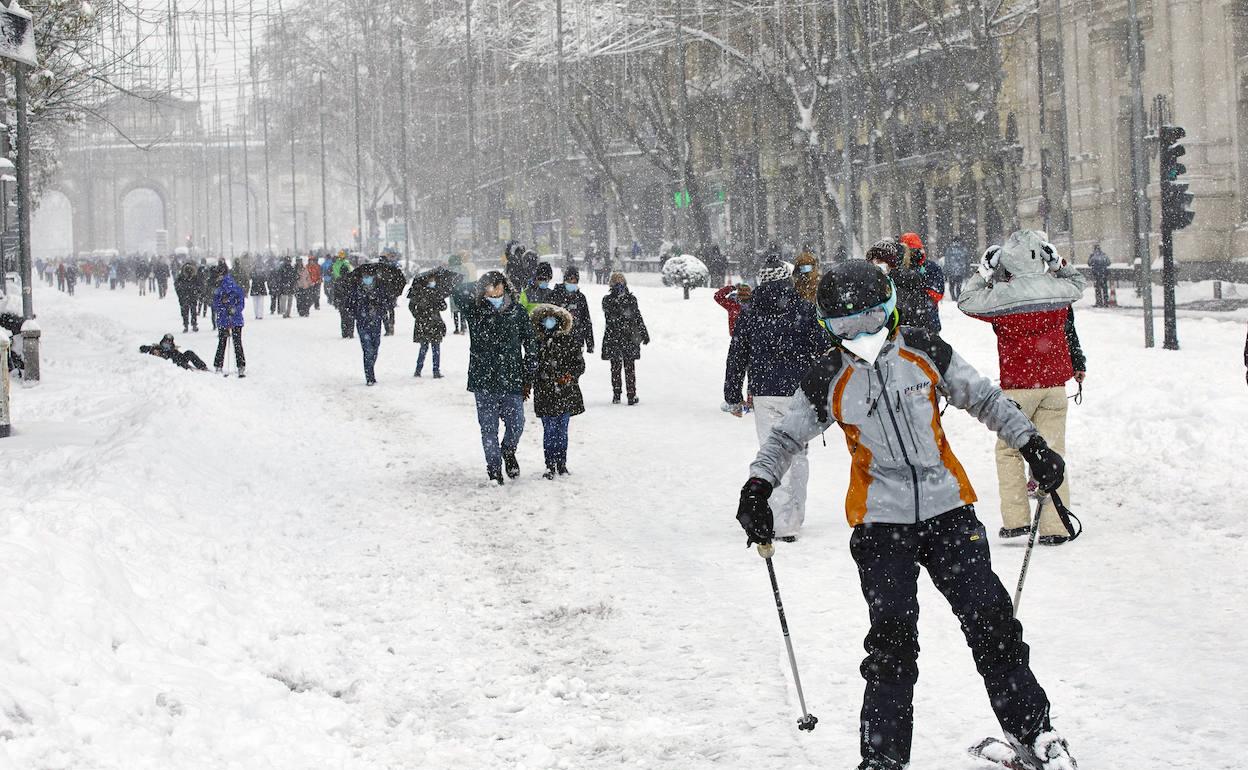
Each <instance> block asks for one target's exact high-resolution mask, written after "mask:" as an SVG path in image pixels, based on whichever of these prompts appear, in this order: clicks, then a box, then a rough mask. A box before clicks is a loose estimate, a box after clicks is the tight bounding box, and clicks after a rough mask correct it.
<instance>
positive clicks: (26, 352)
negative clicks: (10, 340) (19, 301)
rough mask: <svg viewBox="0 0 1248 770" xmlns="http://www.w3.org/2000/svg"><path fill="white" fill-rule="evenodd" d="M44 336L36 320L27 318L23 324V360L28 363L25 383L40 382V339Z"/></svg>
mask: <svg viewBox="0 0 1248 770" xmlns="http://www.w3.org/2000/svg"><path fill="white" fill-rule="evenodd" d="M42 334H43V332H42V330H40V328H39V324H38V322H36V321H35V319H33V318H27V319H26V322H25V323H23V324H22V359H23V360H25V362H26V368H25V370H24V372H23V374H22V380H24V381H25V382H38V381H39V337H40V336H41V335H42Z"/></svg>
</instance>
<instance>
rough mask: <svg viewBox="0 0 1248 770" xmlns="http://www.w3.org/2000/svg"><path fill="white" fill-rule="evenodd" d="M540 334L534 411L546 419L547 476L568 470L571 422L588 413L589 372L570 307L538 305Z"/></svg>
mask: <svg viewBox="0 0 1248 770" xmlns="http://www.w3.org/2000/svg"><path fill="white" fill-rule="evenodd" d="M529 316H530V318H531V319H532V320H533V326H534V329H535V330H536V336H537V345H538V348H537V351H538V352H537V373H536V375H535V376H534V378H533V413H534V414H535V415H537V416H538V417H540V418H541V420H542V450H543V453H544V455H545V459H546V472H545V473H543V474H542V477H543V478H546V479H553V478H554V477H555V476H556V475H558V476H566V475H567V474H568V425H569V421H570V420H571V419H572V418H573V417H575V416H576V415H578V414H584V413H585V399H584V397H583V396H582V395H581V386H580V384H579V382H578V381H579V380H580V378H581V375H583V374H584V373H585V358H584V357H583V356H582V355H581V344H582V343H581V341H580V340H578V339H576V337H575V336H574V332H575V331H576V322H575V321H574V320H573V319H572V313H571V312H569V311H568V309H567V308H564V307H559V306H557V305H549V304H546V305H538V306H537V307H535V308H533V310H532V312H531V313H530V314H529Z"/></svg>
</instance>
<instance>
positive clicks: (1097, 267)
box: [1088, 246, 1110, 277]
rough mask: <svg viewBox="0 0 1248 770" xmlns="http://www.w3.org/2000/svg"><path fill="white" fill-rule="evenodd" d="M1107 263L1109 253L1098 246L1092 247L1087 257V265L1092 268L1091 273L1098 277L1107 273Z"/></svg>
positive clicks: (1108, 263)
mask: <svg viewBox="0 0 1248 770" xmlns="http://www.w3.org/2000/svg"><path fill="white" fill-rule="evenodd" d="M1109 265H1110V261H1109V255H1108V254H1106V253H1105V252H1103V251H1101V247H1100V246H1097V247H1096V248H1094V249H1093V250H1092V254H1091V255H1090V256H1089V257H1088V267H1090V268H1092V274H1093V275H1095V276H1098V277H1099V276H1106V275H1109Z"/></svg>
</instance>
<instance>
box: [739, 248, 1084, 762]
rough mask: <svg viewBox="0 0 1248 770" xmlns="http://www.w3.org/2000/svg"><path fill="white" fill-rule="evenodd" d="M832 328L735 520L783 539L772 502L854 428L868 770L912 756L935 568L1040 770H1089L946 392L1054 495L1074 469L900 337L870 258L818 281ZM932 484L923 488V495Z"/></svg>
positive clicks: (1004, 711)
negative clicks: (954, 429) (824, 441)
mask: <svg viewBox="0 0 1248 770" xmlns="http://www.w3.org/2000/svg"><path fill="white" fill-rule="evenodd" d="M818 299H819V314H820V325H821V326H823V328H824V329H825V330H826V331H827V332H828V333H829V334H830V335H831V339H830V340H829V341H830V342H832V343H833V344H834V347H833V348H832V349H831V350H829V351H828V352H827V353H825V354H824V355H823V356H821V357H820V359H819V361H818V362H817V363H816V365H815V366H814V367H812V368H811V369H810V371H809V372H808V373H807V374H806V376H805V377H804V378H803V380H802V385H801V390H800V391H799V392H798V393H797V394H796V395H795V396H794V397H793V400H792V401H791V403H790V404H789V408H788V410H787V413H786V414H785V416H784V417H783V419H782V420H780V421H779V422H778V423H776V424H775V425H774V426H773V428H772V430H771V432H770V434H769V435H768V436H767V439H766V440H765V441H764V442H763V445H762V447H761V448H760V449H759V452H758V455H757V457H756V458H755V460H754V462H753V464H752V465H751V466H750V476H751V478H750V479H749V481H747V482H746V484H745V486H744V487H743V488H742V490H741V499H740V505H739V508H738V511H737V520H738V521H739V522H740V524H741V526H742V527H743V528H744V529H745V531H746V534H747V544H753V543H768V542H770V541H771V540H772V538H773V537H774V536H775V535H774V531H773V522H772V512H771V510H770V508H769V507H768V499H769V497H770V496H771V495H772V492H773V489H775V488H777V487H778V485H779V484H780V483H781V481H782V480H784V479H785V477H786V475H787V474H788V472H789V469H790V468H791V466H792V464H793V462H794V460H795V459H796V458H797V457H798V455H800V454H801V453H802V452H803V451H804V448H805V446H806V443H807V442H809V441H810V440H812V439H814V438H815V437H817V436H819V435H820V434H821V433H823V432H824V431H826V430H827V429H828V428H830V427H831V426H832V425H833V424H837V425H839V426H841V429H842V430H843V431H844V433H845V440H846V443H847V445H848V447H849V451H850V455H851V457H852V461H851V469H850V483H849V490H848V494H847V496H846V500H845V512H846V516H847V518H848V520H849V524H850V526H852V527H853V528H854V533H853V537H852V538H851V540H850V553H851V554H852V555H853V558H854V561H855V563H856V564H857V566H858V576H859V581H860V583H861V587H862V592H863V596H864V597H865V598H866V600H867V604H868V611H869V615H870V623H871V628H870V631H869V633H868V634H867V636H866V640H865V643H864V646H865V648H866V651H867V657H866V659H865V660H863V662H862V666H861V669H860V670H861V673H862V676H863V678H864V679H865V680H866V688H865V692H864V695H863V704H862V712H861V731H860V736H861V740H860V750H861V754H862V763H861V764H860V765H859V766H858V768H859V770H903V769H904V768H905V767H906V765H907V764H908V763H909V761H910V742H911V735H912V731H913V723H914V709H913V699H914V685H915V682H916V681H917V679H918V673H919V672H918V666H917V659H918V653H919V645H918V616H919V605H918V594H917V591H918V577H919V568H920V566H922V567H925V568H926V569H927V571H928V574H929V575H930V576H931V578H932V582H933V583H934V584H935V586H936V588H937V590H939V591H940V592H941V593H942V594H943V595H944V597H945V598H946V599H947V600H948V601H949V603H950V605H951V606H952V608H953V611H954V614H955V615H957V617H958V619H959V621H960V622H961V624H962V630H963V633H964V634H965V636H966V641H967V644H968V645H969V646H970V647H971V650H972V654H973V657H974V660H975V665H976V668H977V670H978V671H979V674H980V676H982V677H983V680H984V685H985V688H986V689H987V691H988V694H989V699H990V703H991V705H992V708H993V711H994V712H995V714H996V716H997V720H998V721H999V722H1000V724H1001V727H1002V729H1003V730H1004V731H1005V733H1006V737H1007V738H1008V740H1009V741H1010V743H1011V744H1012V745H1013V746H1014V747H1015V749H1016V751H1017V752H1018V754H1019V756H1020V759H1021V760H1022V761H1024V762H1025V763H1026V764H1025V765H1024V767H1026V768H1027V769H1028V770H1075V763H1074V760H1073V759H1072V758H1071V757H1070V754H1069V749H1068V746H1067V744H1066V741H1065V740H1063V739H1062V738H1061V736H1060V735H1058V734H1057V733H1056V732H1055V731H1054V730H1053V728H1052V726H1051V724H1050V723H1049V701H1048V697H1047V696H1046V695H1045V692H1044V690H1043V689H1042V688H1041V687H1040V685H1039V683H1038V682H1037V681H1036V678H1035V676H1034V675H1033V673H1032V671H1031V668H1030V666H1029V663H1028V659H1029V648H1028V647H1027V645H1026V644H1025V643H1024V642H1023V638H1022V626H1021V624H1020V623H1019V622H1018V621H1017V620H1016V619H1015V618H1014V617H1013V609H1014V608H1013V606H1012V603H1011V601H1010V596H1009V594H1008V593H1007V592H1006V589H1005V587H1004V586H1003V585H1002V584H1001V581H1000V579H999V578H998V577H997V576H996V574H995V573H993V571H992V567H991V559H990V554H989V550H988V537H987V533H986V532H985V531H984V526H983V525H982V524H981V523H980V522H979V520H978V519H977V518H976V517H975V509H974V505H973V504H974V502H975V499H976V497H975V491H974V490H973V489H972V487H971V483H970V480H969V479H968V478H967V475H966V472H965V471H964V470H963V469H962V466H961V464H960V463H959V462H958V460H957V458H956V457H955V456H954V454H953V451H952V449H950V447H949V442H948V440H947V439H946V438H945V433H944V429H943V428H942V427H941V418H940V408H939V403H938V396H942V395H943V396H944V397H945V398H946V399H948V401H949V403H950V404H952V405H953V406H956V407H958V408H960V409H965V410H967V411H968V412H969V413H970V414H971V415H972V416H974V417H976V418H977V419H978V420H980V421H981V422H983V423H984V424H985V425H987V426H988V427H989V428H990V429H992V430H994V431H995V432H997V434H998V435H999V436H1001V437H1002V438H1003V439H1004V440H1006V441H1007V442H1009V444H1010V445H1011V446H1014V447H1018V448H1019V449H1020V450H1021V451H1022V452H1023V455H1024V456H1025V457H1026V458H1027V462H1028V465H1030V466H1031V469H1032V472H1033V473H1034V474H1035V477H1036V479H1037V481H1038V482H1039V483H1040V487H1041V489H1042V490H1045V491H1049V490H1052V489H1055V488H1056V487H1057V486H1058V485H1059V484H1060V483H1061V480H1062V475H1063V472H1064V466H1065V464H1064V462H1063V460H1062V458H1061V456H1060V455H1058V454H1057V453H1056V452H1054V451H1053V450H1052V449H1050V448H1049V447H1048V445H1047V444H1046V443H1045V442H1044V439H1043V438H1042V437H1041V436H1040V434H1039V433H1038V432H1037V431H1036V429H1035V426H1034V425H1032V423H1031V421H1030V420H1028V419H1027V417H1026V416H1025V415H1024V414H1023V413H1022V412H1021V411H1019V409H1018V408H1017V407H1016V406H1015V405H1014V404H1012V403H1011V402H1010V401H1009V399H1008V398H1007V397H1006V396H1005V394H1003V393H1002V392H1001V391H1000V389H998V388H997V387H995V386H994V385H993V384H992V383H991V382H990V381H989V380H988V379H987V378H985V377H983V376H982V375H980V374H979V373H978V372H976V371H975V370H974V369H973V368H972V367H971V366H970V365H969V364H967V363H966V362H965V361H964V360H963V359H962V358H961V357H960V356H959V355H958V354H957V353H955V352H954V351H953V349H952V348H951V347H950V346H949V345H948V343H946V342H945V341H944V340H942V339H941V338H940V337H939V336H937V335H935V334H932V333H931V332H928V331H926V330H923V329H916V328H912V327H899V325H898V320H899V319H898V314H897V312H896V303H897V299H898V297H897V291H896V288H895V287H894V285H893V283H892V281H891V280H889V277H888V276H887V275H885V274H884V273H883V272H882V271H880V270H879V269H878V268H876V267H874V266H872V265H871V264H870V263H868V262H866V261H864V260H850V261H848V262H843V263H839V264H837V265H835V266H834V267H833V268H832V269H831V270H830V271H829V272H828V273H827V274H826V275H825V276H824V277H823V279H822V281H821V282H820V285H819V295H818ZM920 479H921V480H922V483H921V484H920Z"/></svg>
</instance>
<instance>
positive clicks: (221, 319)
mask: <svg viewBox="0 0 1248 770" xmlns="http://www.w3.org/2000/svg"><path fill="white" fill-rule="evenodd" d="M216 273H217V275H218V277H219V281H218V282H217V288H216V290H215V291H213V293H212V315H213V318H214V320H215V321H216V324H217V355H216V357H215V358H214V359H213V361H212V365H213V368H214V371H216V372H217V373H218V374H220V373H221V367H222V366H223V365H224V364H225V346H226V344H228V343H229V341H230V340H231V339H233V340H234V363H236V364H237V365H238V376H239V377H246V376H247V375H246V373H245V371H246V370H245V367H246V365H247V359H246V357H245V356H244V355H243V303H244V301H245V300H246V295H245V294H244V293H243V287H242V286H239V285H238V281H235V280H234V276H232V275H230V268H229V267H227V266H226V264H225V260H222V261H221V262H219V263H217V267H216Z"/></svg>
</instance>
